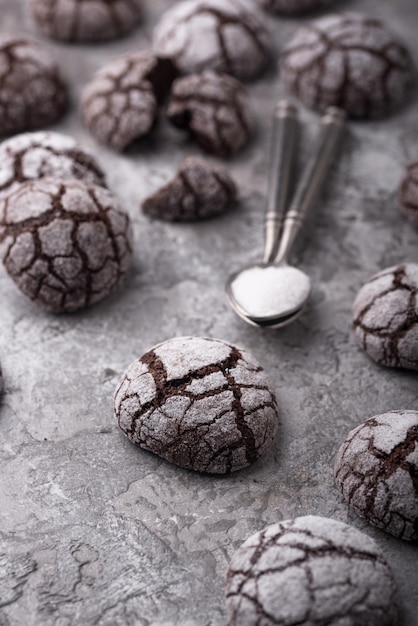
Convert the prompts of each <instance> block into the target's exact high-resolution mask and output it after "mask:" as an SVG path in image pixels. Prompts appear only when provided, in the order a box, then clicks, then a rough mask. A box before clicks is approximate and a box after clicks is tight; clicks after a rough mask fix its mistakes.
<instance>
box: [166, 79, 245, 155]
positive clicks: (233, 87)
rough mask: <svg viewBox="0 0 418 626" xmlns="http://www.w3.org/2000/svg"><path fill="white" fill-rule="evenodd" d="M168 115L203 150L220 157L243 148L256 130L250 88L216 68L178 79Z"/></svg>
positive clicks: (173, 90) (174, 86)
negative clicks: (216, 71)
mask: <svg viewBox="0 0 418 626" xmlns="http://www.w3.org/2000/svg"><path fill="white" fill-rule="evenodd" d="M167 115H168V118H169V119H170V121H171V122H172V123H173V124H174V125H175V126H177V127H178V128H183V129H185V130H188V131H189V133H190V134H191V136H192V137H193V139H194V140H195V141H196V142H197V143H198V144H199V146H200V147H201V148H202V149H203V150H205V151H206V152H208V153H210V154H215V155H217V156H220V157H228V156H231V155H233V154H235V153H236V152H238V151H239V150H241V148H243V146H244V145H245V144H246V143H247V142H248V140H249V138H250V136H251V133H252V130H253V117H252V113H251V109H250V104H249V99H248V95H247V91H246V90H245V88H244V87H243V85H242V84H241V83H240V82H238V81H237V80H236V79H235V78H232V76H227V75H226V74H217V73H215V72H209V71H208V72H203V74H192V75H190V76H185V77H183V78H178V79H177V80H175V81H174V84H173V88H172V92H171V99H170V102H169V106H168V110H167Z"/></svg>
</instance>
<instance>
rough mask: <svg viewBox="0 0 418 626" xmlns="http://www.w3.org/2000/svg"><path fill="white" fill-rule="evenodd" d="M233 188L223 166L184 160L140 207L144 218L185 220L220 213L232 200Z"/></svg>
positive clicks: (233, 196) (232, 182)
mask: <svg viewBox="0 0 418 626" xmlns="http://www.w3.org/2000/svg"><path fill="white" fill-rule="evenodd" d="M236 192H237V189H236V186H235V183H234V181H233V180H232V178H231V176H230V175H229V173H228V171H227V169H226V168H224V167H219V166H216V165H212V164H211V163H209V162H208V161H205V160H204V159H200V158H199V157H187V158H185V159H184V160H183V161H182V162H181V164H180V167H179V170H178V172H177V175H176V176H175V178H174V179H173V180H172V181H170V182H169V183H168V185H166V186H165V187H163V188H162V189H159V190H158V191H157V192H156V193H154V194H153V195H152V196H150V197H149V198H147V199H146V200H145V201H144V202H143V204H142V210H143V212H144V213H145V214H146V215H149V216H150V217H155V218H158V219H164V220H173V221H187V220H198V219H204V218H206V217H212V216H215V215H220V214H221V213H223V212H224V211H225V210H226V209H227V207H228V205H229V204H230V203H231V202H232V201H233V200H234V199H235V197H236Z"/></svg>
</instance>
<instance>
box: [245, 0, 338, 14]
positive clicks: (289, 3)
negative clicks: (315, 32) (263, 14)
mask: <svg viewBox="0 0 418 626" xmlns="http://www.w3.org/2000/svg"><path fill="white" fill-rule="evenodd" d="M257 1H258V2H259V3H260V4H261V6H262V7H263V8H264V9H266V10H267V11H271V12H272V13H280V14H281V15H299V14H302V13H308V11H315V10H316V9H319V8H322V7H323V6H326V5H328V4H330V3H331V2H332V1H333V0H257Z"/></svg>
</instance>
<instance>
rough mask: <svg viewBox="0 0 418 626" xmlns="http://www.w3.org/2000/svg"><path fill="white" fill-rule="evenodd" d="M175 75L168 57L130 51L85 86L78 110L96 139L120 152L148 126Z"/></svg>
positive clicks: (138, 137)
mask: <svg viewBox="0 0 418 626" xmlns="http://www.w3.org/2000/svg"><path fill="white" fill-rule="evenodd" d="M175 75H176V71H175V69H174V67H173V64H172V63H171V61H170V60H169V59H160V58H159V57H157V56H156V55H155V54H154V53H153V52H149V51H144V52H133V53H130V54H127V55H124V56H123V57H120V58H119V59H116V60H115V61H112V62H111V63H108V64H107V65H105V66H104V67H103V68H102V69H101V70H99V72H97V74H96V75H95V76H94V78H93V80H92V81H91V82H90V83H89V84H88V85H87V86H86V87H85V89H84V92H83V96H82V113H83V118H84V122H85V124H86V126H87V127H88V128H89V129H90V130H91V132H92V133H93V135H95V137H97V139H98V140H99V141H101V142H102V143H105V144H107V145H108V146H110V147H111V148H113V149H114V150H118V151H123V150H125V149H126V148H127V147H128V146H129V145H130V144H132V143H133V142H134V141H136V140H137V139H140V138H141V137H143V136H144V135H147V134H148V133H149V132H150V130H151V129H152V127H153V125H154V123H155V120H156V117H157V111H158V103H159V102H161V100H162V99H163V98H164V97H165V96H166V94H167V92H168V90H169V89H170V85H171V83H172V81H173V79H174V77H175Z"/></svg>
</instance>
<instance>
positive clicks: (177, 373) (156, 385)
mask: <svg viewBox="0 0 418 626" xmlns="http://www.w3.org/2000/svg"><path fill="white" fill-rule="evenodd" d="M115 417H116V420H117V422H118V424H119V427H120V428H121V429H122V431H123V432H124V433H125V435H126V436H127V437H128V438H129V439H130V440H131V441H132V442H133V443H135V444H137V445H138V446H140V447H141V448H144V449H145V450H150V451H151V452H154V453H155V454H157V455H158V456H161V457H162V458H163V459H166V460H167V461H170V463H175V464H176V465H179V466H180V467H185V468H187V469H192V470H195V471H197V472H209V473H214V474H228V473H229V472H233V471H235V470H239V469H242V468H243V467H247V465H250V464H251V463H253V462H254V461H256V460H257V459H258V458H259V457H260V456H261V455H262V454H263V453H264V452H265V451H266V450H267V449H268V447H269V446H270V445H271V443H272V441H273V439H274V437H275V433H276V429H277V404H276V399H275V396H274V393H273V391H272V390H271V383H270V381H269V379H268V378H267V376H266V374H265V372H264V370H263V368H262V367H261V366H260V364H259V363H258V362H257V361H256V360H255V358H254V357H253V356H252V355H251V354H250V353H248V352H245V351H244V350H241V349H240V348H237V347H235V346H232V345H230V344H228V343H225V342H224V341H218V340H215V339H209V338H205V337H178V338H175V339H170V340H169V341H165V342H164V343H161V344H159V345H157V346H156V347H155V348H153V349H152V350H150V351H149V352H147V353H146V354H144V356H142V357H141V358H140V359H138V360H137V361H135V362H134V363H132V364H131V365H130V366H129V367H128V369H127V370H126V372H125V374H124V376H123V377H122V379H121V381H120V383H119V385H118V387H117V389H116V392H115Z"/></svg>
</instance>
